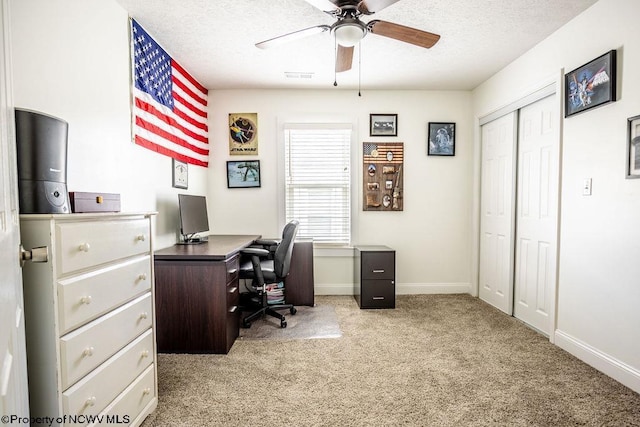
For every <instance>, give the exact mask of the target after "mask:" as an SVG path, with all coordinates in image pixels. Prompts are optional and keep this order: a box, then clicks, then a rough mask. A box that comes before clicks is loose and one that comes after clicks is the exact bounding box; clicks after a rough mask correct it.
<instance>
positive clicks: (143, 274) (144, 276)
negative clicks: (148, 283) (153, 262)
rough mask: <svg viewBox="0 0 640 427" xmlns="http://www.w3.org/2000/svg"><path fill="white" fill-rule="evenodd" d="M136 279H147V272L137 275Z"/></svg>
mask: <svg viewBox="0 0 640 427" xmlns="http://www.w3.org/2000/svg"><path fill="white" fill-rule="evenodd" d="M138 280H147V273H142V274H140V275H138Z"/></svg>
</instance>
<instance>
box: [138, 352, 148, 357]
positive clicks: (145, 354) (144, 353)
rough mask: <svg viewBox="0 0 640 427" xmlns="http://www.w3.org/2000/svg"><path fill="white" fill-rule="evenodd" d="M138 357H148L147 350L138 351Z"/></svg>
mask: <svg viewBox="0 0 640 427" xmlns="http://www.w3.org/2000/svg"><path fill="white" fill-rule="evenodd" d="M140 357H149V350H142V351H141V352H140Z"/></svg>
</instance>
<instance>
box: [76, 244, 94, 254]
mask: <svg viewBox="0 0 640 427" xmlns="http://www.w3.org/2000/svg"><path fill="white" fill-rule="evenodd" d="M89 249H91V245H90V244H88V243H83V244H81V245H80V246H78V250H79V251H80V252H89Z"/></svg>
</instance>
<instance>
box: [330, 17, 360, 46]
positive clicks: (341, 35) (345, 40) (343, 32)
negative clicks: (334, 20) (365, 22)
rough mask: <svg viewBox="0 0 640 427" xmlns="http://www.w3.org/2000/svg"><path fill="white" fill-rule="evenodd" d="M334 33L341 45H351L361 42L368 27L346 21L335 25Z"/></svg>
mask: <svg viewBox="0 0 640 427" xmlns="http://www.w3.org/2000/svg"><path fill="white" fill-rule="evenodd" d="M333 34H334V35H335V37H336V41H337V42H338V44H339V45H340V46H344V47H351V46H355V45H357V44H358V43H360V40H362V38H363V37H364V36H365V34H366V29H365V28H364V26H362V25H361V24H359V23H357V22H344V23H340V25H336V26H335V27H334V29H333Z"/></svg>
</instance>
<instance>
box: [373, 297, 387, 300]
mask: <svg viewBox="0 0 640 427" xmlns="http://www.w3.org/2000/svg"><path fill="white" fill-rule="evenodd" d="M373 299H375V300H381V299H384V297H373Z"/></svg>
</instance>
